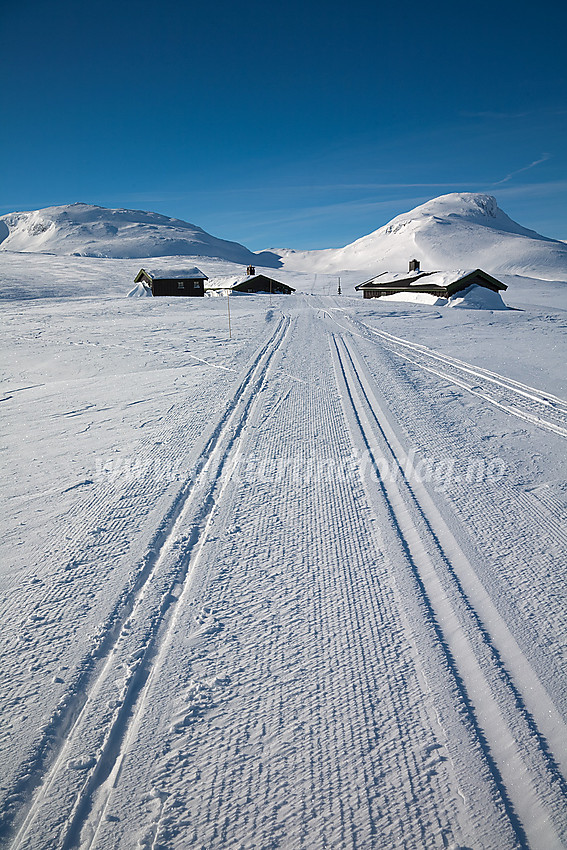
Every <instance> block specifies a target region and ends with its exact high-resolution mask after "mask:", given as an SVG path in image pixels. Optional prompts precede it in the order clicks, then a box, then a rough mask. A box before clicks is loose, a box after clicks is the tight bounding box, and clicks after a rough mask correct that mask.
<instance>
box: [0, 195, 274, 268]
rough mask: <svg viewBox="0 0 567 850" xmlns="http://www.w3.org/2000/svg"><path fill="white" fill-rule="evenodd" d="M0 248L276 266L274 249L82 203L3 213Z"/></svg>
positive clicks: (158, 218)
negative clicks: (258, 250)
mask: <svg viewBox="0 0 567 850" xmlns="http://www.w3.org/2000/svg"><path fill="white" fill-rule="evenodd" d="M0 250H3V251H23V252H25V253H47V254H67V255H69V254H76V255H79V256H82V257H112V258H115V259H134V258H138V257H168V256H179V255H185V256H197V257H215V258H219V259H221V260H228V261H229V262H233V263H240V264H242V265H248V264H250V263H252V264H257V265H261V266H267V267H269V268H277V267H278V266H279V265H280V262H279V260H278V257H277V256H276V255H275V254H271V253H269V252H263V253H262V254H254V253H252V251H249V250H248V248H245V247H244V245H240V244H239V243H238V242H228V241H226V240H225V239H218V238H216V237H215V236H211V234H210V233H207V232H206V231H204V230H202V229H201V228H200V227H197V225H195V224H189V223H188V222H186V221H181V220H180V219H177V218H168V217H167V216H164V215H160V214H159V213H154V212H143V211H141V210H126V209H118V210H113V209H106V208H105V207H98V206H92V205H91V204H82V203H76V204H68V205H65V206H60V207H47V208H46V209H43V210H35V211H34V212H15V213H9V214H8V215H4V216H1V217H0Z"/></svg>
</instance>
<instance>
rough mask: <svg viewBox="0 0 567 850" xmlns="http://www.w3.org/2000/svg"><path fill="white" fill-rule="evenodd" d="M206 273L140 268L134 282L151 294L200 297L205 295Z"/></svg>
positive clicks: (197, 270) (192, 270)
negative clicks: (141, 285)
mask: <svg viewBox="0 0 567 850" xmlns="http://www.w3.org/2000/svg"><path fill="white" fill-rule="evenodd" d="M208 279H209V278H208V277H207V275H206V274H203V272H202V271H201V270H200V269H198V268H192V269H150V271H146V270H145V269H140V271H139V272H138V274H137V275H136V277H135V278H134V283H141V284H143V285H144V287H145V288H146V289H149V290H150V291H151V293H152V295H169V296H171V295H175V296H178V295H181V296H185V297H189V298H194V297H197V298H202V297H203V296H204V295H205V281H206V280H208Z"/></svg>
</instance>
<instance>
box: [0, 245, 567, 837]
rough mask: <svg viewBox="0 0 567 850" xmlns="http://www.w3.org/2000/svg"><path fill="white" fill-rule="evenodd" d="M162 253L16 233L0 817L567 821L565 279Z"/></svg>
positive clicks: (160, 833)
mask: <svg viewBox="0 0 567 850" xmlns="http://www.w3.org/2000/svg"><path fill="white" fill-rule="evenodd" d="M195 262H198V264H199V267H200V268H202V269H203V271H204V272H205V273H206V274H207V276H208V277H209V278H210V279H211V280H223V279H225V280H226V279H233V280H234V279H236V278H238V277H240V276H241V275H242V268H241V267H239V266H237V265H235V264H232V263H229V262H223V261H220V260H210V259H206V258H199V259H198V260H197V257H193V258H184V263H185V264H187V265H192V264H194V263H195ZM146 263H147V259H146V261H145V262H143V263H142V265H144V267H146ZM175 264H177V265H179V258H175V257H172V258H171V259H169V260H168V261H166V262H164V265H166V266H167V265H171V267H174V266H175ZM139 268H140V261H139V260H132V259H130V260H128V259H123V260H121V259H94V258H85V257H63V256H49V255H40V254H38V255H33V254H16V253H10V252H4V253H0V283H1V286H0V301H1V309H2V314H3V315H2V325H3V329H4V333H3V338H2V345H3V347H4V350H3V351H2V372H1V376H0V380H1V387H0V391H1V392H0V407H1V410H2V419H1V423H0V449H1V451H2V468H3V477H2V480H3V486H2V494H1V496H2V510H1V512H0V524H1V525H0V541H1V542H0V547H1V552H0V565H1V566H0V576H1V588H2V594H1V597H0V616H1V618H2V623H3V629H2V647H1V658H2V664H3V667H2V677H3V681H2V687H1V688H0V723H1V727H0V729H1V731H0V840H3V841H4V842H5V844H6V846H7V847H10V849H11V850H16V848H20V850H23V848H26V850H34V848H43V849H44V850H52V848H54V847H67V848H72V847H81V848H87V847H90V848H93V850H97V848H98V850H111V848H112V850H114V848H128V850H129V848H136V847H139V848H148V850H149V848H160V847H161V848H165V847H167V848H172V850H185V848H189V847H197V848H202V847H207V848H211V850H212V848H227V850H228V848H230V850H232V848H235V847H242V848H252V847H262V848H267V847H271V848H274V847H283V848H288V847H289V848H295V847H297V848H301V847H303V848H309V850H311V848H323V847H330V848H335V847H336V848H339V847H341V848H342V847H349V848H354V847H358V848H375V847H380V848H382V847H384V848H402V847H403V848H415V849H416V850H418V849H419V850H421V848H424V847H431V848H444V847H453V848H458V847H471V848H472V847H474V848H477V847H478V848H483V850H484V848H487V850H492V848H494V850H508V848H509V850H512V848H517V847H524V848H527V847H529V848H541V850H544V848H545V850H548V848H559V847H563V846H565V845H566V844H567V810H566V806H565V802H566V795H565V788H566V779H567V748H566V746H565V741H566V740H567V736H566V729H567V726H566V723H567V688H566V670H567V663H566V662H567V658H566V654H567V653H566V646H567V643H566V637H567V635H566V627H565V616H564V613H565V567H564V564H565V559H564V551H565V544H566V542H567V537H566V533H565V524H564V523H565V517H566V516H567V500H566V488H565V480H566V472H567V456H566V453H565V444H566V440H567V402H566V401H565V399H566V398H567V376H566V373H565V361H566V354H567V352H566V350H565V349H566V345H565V339H566V334H565V331H566V330H567V283H565V282H563V283H562V282H546V281H542V280H541V279H540V280H538V279H535V278H527V277H521V276H518V275H513V274H506V275H502V276H501V279H502V280H503V282H504V283H506V284H507V285H508V287H509V289H508V291H507V292H506V300H507V302H508V304H509V305H510V306H512V307H514V308H516V309H513V310H501V309H496V308H495V306H494V305H492V306H491V305H490V304H485V305H484V306H485V309H481V310H469V309H463V310H460V309H446V308H443V309H441V308H439V307H438V306H436V305H426V304H412V303H394V302H392V300H391V297H389V298H381V299H371V300H364V299H363V298H362V297H361V296H360V295H358V294H357V295H356V297H355V293H354V285H355V284H356V283H358V282H360V279H361V274H359V273H356V272H345V271H342V272H341V285H342V288H343V292H345V293H349V294H346V295H344V296H342V297H338V296H336V295H335V293H336V288H337V276H336V275H335V274H323V273H320V272H316V273H315V272H309V271H305V270H290V269H283V270H280V271H278V277H280V278H281V279H282V280H284V281H285V282H289V283H290V285H292V286H294V287H295V288H296V289H297V290H298V294H295V295H290V296H286V297H285V298H278V299H276V298H274V299H273V301H271V300H270V298H269V296H266V295H258V296H254V295H250V296H247V297H246V298H241V299H230V304H229V305H227V303H226V302H225V300H224V299H222V298H210V299H208V298H205V299H203V298H201V299H190V298H188V299H180V298H171V299H170V298H149V299H144V300H141V299H139V298H134V297H133V298H127V297H125V296H126V294H127V293H128V291H129V290H131V289H132V281H133V279H134V277H135V275H136V273H137V272H138V271H139ZM365 271H366V272H367V274H366V277H368V276H369V274H370V273H372V269H370V270H369V269H366V270H365ZM362 279H364V278H362ZM471 290H472V291H468V292H467V293H466V294H465V295H464V296H463V295H461V294H460V298H456V299H451V300H454V301H458V300H461V301H463V302H466V301H467V300H468V299H470V298H472V300H473V301H474V297H475V292H474V289H473V288H471ZM477 294H478V293H477ZM482 297H483V298H485V297H486V295H485V291H484V290H483V293H482ZM227 306H230V311H231V331H232V333H231V337H230V338H229V333H228V313H227Z"/></svg>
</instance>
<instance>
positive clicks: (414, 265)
mask: <svg viewBox="0 0 567 850" xmlns="http://www.w3.org/2000/svg"><path fill="white" fill-rule="evenodd" d="M409 270H410V272H419V260H410V261H409Z"/></svg>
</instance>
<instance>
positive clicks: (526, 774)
mask: <svg viewBox="0 0 567 850" xmlns="http://www.w3.org/2000/svg"><path fill="white" fill-rule="evenodd" d="M349 336H350V335H349ZM331 351H332V355H333V359H334V362H335V371H336V376H337V383H338V386H339V391H340V392H341V395H342V397H343V402H344V407H345V415H346V418H347V421H348V422H349V427H350V430H351V434H352V438H353V442H354V444H355V446H356V447H358V448H359V449H361V450H362V451H363V452H367V453H369V454H370V456H371V458H372V460H373V463H374V465H375V475H374V479H373V482H372V486H371V487H369V484H368V481H366V488H367V491H368V497H369V501H370V503H371V504H372V503H373V504H374V505H377V506H381V507H382V510H383V504H384V501H385V502H386V506H387V511H388V513H389V515H390V520H391V523H392V525H393V528H394V531H395V534H396V536H397V538H398V546H399V549H400V551H399V555H400V563H403V562H405V563H406V564H407V566H408V568H409V570H410V571H411V574H412V576H413V580H414V584H415V587H416V591H417V592H418V593H419V595H420V596H421V598H422V600H423V603H424V607H425V611H426V612H427V615H428V617H429V619H430V622H431V624H432V625H433V629H434V632H435V633H436V635H437V638H438V640H439V643H440V645H441V646H442V647H443V648H444V652H445V654H446V659H447V664H448V668H449V669H450V670H451V672H452V676H453V678H454V681H455V684H456V687H457V690H458V691H459V692H460V694H461V698H462V701H463V704H464V706H465V707H466V710H467V713H468V715H469V717H470V721H471V723H472V726H473V728H474V730H475V734H476V736H477V739H478V742H479V746H480V747H481V749H482V751H483V754H484V758H485V760H486V763H487V764H488V766H489V768H490V770H491V772H492V775H493V777H494V782H495V786H496V787H497V788H498V791H499V793H500V795H501V797H502V800H503V804H504V806H505V809H506V812H507V815H508V818H509V820H510V823H511V825H512V827H513V829H514V831H515V834H516V837H517V841H518V843H519V845H520V846H522V847H531V848H542V850H543V848H545V850H548V848H552V847H554V848H560V847H563V846H565V841H566V838H567V823H566V822H565V818H564V799H565V796H564V795H565V789H566V782H565V777H566V776H567V758H566V756H565V741H566V740H567V730H566V728H565V724H564V723H563V721H562V719H561V717H560V715H559V714H558V712H557V711H556V709H555V707H554V705H553V703H552V702H551V700H550V699H549V697H548V695H547V693H546V691H545V689H544V688H543V687H542V685H541V684H540V682H539V680H538V679H537V677H536V675H535V673H534V672H533V671H532V669H531V667H530V665H529V662H528V661H527V659H526V658H525V656H524V655H523V654H522V652H521V650H520V648H519V646H518V644H517V643H516V641H515V640H514V638H513V636H512V635H511V633H510V632H509V630H508V627H507V626H506V624H505V622H504V621H503V620H502V618H501V617H500V615H499V613H498V611H497V610H496V608H495V607H494V605H493V604H492V602H491V600H490V598H489V596H488V594H487V593H486V592H485V590H484V588H483V587H482V585H481V583H480V582H479V580H478V578H477V576H476V573H475V571H474V568H473V566H472V565H471V564H470V563H469V562H468V560H467V557H466V556H465V554H464V553H463V551H462V549H461V548H460V546H459V545H458V543H457V541H456V539H455V537H454V536H453V534H452V533H451V531H450V530H449V528H448V526H447V525H446V523H445V521H444V520H443V518H442V517H441V514H440V513H439V511H438V509H437V508H436V506H435V504H434V502H433V500H432V499H431V496H430V495H429V493H428V491H427V490H426V488H425V487H424V486H423V484H421V483H420V482H419V481H417V482H416V481H413V480H411V481H409V480H407V479H406V478H405V476H404V472H403V470H404V468H405V460H406V458H405V453H404V451H403V449H402V447H401V445H400V443H399V441H398V439H397V437H396V434H395V430H394V428H393V427H392V426H391V424H390V423H389V421H388V418H387V415H386V414H385V412H384V410H383V409H382V404H381V402H380V401H379V393H378V390H377V388H376V387H375V386H374V384H373V381H372V379H371V378H370V376H369V373H368V371H367V369H366V368H365V366H364V365H363V363H362V359H361V358H360V357H359V356H358V355H357V352H356V348H355V346H354V344H353V342H352V337H350V339H349V340H348V341H347V339H346V335H343V336H341V335H337V334H333V335H332V339H331ZM383 459H386V460H387V461H388V464H387V465H388V467H389V469H395V470H396V473H397V474H396V475H395V476H390V475H386V476H384V477H381V476H380V474H379V472H378V470H379V468H380V466H379V462H380V461H381V460H383ZM378 509H380V507H379V508H378ZM541 776H546V777H547V782H545V783H543V784H542V783H538V782H537V779H536V777H541Z"/></svg>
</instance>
